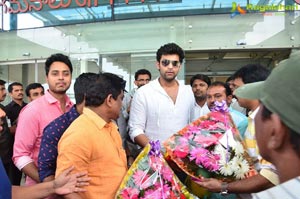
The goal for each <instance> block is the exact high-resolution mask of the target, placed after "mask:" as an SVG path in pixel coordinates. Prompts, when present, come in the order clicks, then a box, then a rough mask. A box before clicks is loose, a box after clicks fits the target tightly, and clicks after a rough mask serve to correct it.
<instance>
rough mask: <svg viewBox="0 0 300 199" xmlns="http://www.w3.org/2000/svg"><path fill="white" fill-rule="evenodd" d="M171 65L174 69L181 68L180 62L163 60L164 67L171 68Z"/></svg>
mask: <svg viewBox="0 0 300 199" xmlns="http://www.w3.org/2000/svg"><path fill="white" fill-rule="evenodd" d="M170 63H172V66H173V67H179V66H180V62H179V61H172V60H168V59H163V60H162V61H161V64H162V65H163V66H164V67H167V66H169V64H170Z"/></svg>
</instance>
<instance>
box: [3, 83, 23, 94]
mask: <svg viewBox="0 0 300 199" xmlns="http://www.w3.org/2000/svg"><path fill="white" fill-rule="evenodd" d="M14 86H22V87H23V85H22V84H21V83H20V82H13V83H11V84H10V85H8V88H7V90H8V92H9V93H11V92H12V91H13V87H14Z"/></svg>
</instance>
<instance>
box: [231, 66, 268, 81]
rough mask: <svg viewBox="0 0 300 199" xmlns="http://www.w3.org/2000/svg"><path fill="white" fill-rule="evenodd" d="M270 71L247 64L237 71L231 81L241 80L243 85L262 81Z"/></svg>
mask: <svg viewBox="0 0 300 199" xmlns="http://www.w3.org/2000/svg"><path fill="white" fill-rule="evenodd" d="M270 73H271V71H270V70H269V69H267V68H265V67H264V66H262V65H260V64H248V65H245V66H243V67H241V68H240V69H238V70H237V71H236V72H235V73H234V74H233V75H232V78H233V79H237V78H241V79H242V81H243V82H244V84H249V83H253V82H259V81H264V80H266V79H267V77H268V76H269V75H270Z"/></svg>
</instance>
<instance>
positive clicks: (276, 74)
mask: <svg viewBox="0 0 300 199" xmlns="http://www.w3.org/2000/svg"><path fill="white" fill-rule="evenodd" d="M299 74H300V51H298V52H295V53H294V54H292V55H291V56H290V58H289V59H287V60H284V61H282V62H281V63H280V64H279V65H278V66H277V67H276V68H275V69H274V70H273V71H272V73H271V75H270V76H269V77H268V78H267V80H266V81H263V82H257V83H252V84H246V85H244V86H242V87H240V88H238V89H237V90H236V92H237V93H238V95H239V96H240V97H242V98H246V99H258V100H260V102H261V105H260V108H259V111H258V113H257V115H256V117H255V131H256V134H255V136H256V140H257V145H258V147H259V152H260V154H261V156H262V157H263V158H264V159H266V160H267V161H269V162H271V163H273V164H274V165H275V167H276V169H277V172H278V175H279V180H280V183H283V182H286V183H284V184H283V185H280V187H279V188H278V187H274V188H272V190H273V191H276V190H277V191H278V190H279V192H278V193H277V195H276V197H277V198H285V199H287V198H298V197H299V194H300V193H299V189H297V188H295V186H296V187H297V186H299V176H300V115H299V113H300V103H299V98H300V87H299V84H300V78H299ZM293 178H294V180H291V179H293ZM287 181H289V182H287ZM296 183H297V184H296ZM272 190H271V191H270V190H266V191H264V192H261V193H258V194H255V196H256V197H258V198H271V197H272V196H271V195H270V194H269V193H271V192H272V193H274V192H273V191H272ZM278 194H281V195H278Z"/></svg>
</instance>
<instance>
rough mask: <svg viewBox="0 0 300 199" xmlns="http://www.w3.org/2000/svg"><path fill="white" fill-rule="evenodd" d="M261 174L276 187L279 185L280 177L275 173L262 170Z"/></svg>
mask: <svg viewBox="0 0 300 199" xmlns="http://www.w3.org/2000/svg"><path fill="white" fill-rule="evenodd" d="M259 174H260V175H262V176H263V177H265V178H266V179H268V180H269V181H270V182H271V183H272V184H274V185H278V184H279V178H278V175H277V174H276V173H275V172H274V171H272V170H270V169H262V170H260V172H259Z"/></svg>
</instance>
